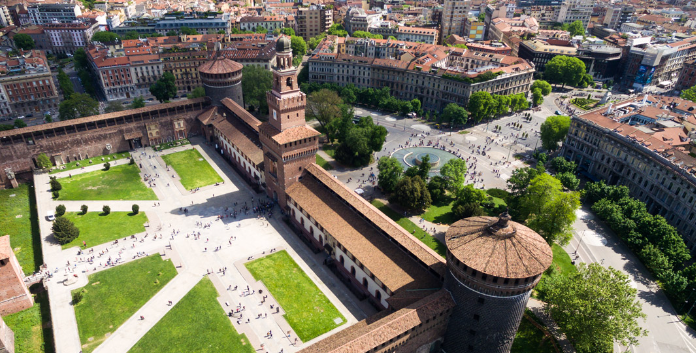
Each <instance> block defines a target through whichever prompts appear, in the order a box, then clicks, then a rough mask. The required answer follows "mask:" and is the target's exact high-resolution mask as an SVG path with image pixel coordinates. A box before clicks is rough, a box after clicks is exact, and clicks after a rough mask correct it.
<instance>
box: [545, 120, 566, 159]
mask: <svg viewBox="0 0 696 353" xmlns="http://www.w3.org/2000/svg"><path fill="white" fill-rule="evenodd" d="M568 129H570V117H569V116H564V115H553V116H550V117H548V118H546V121H544V122H543V123H542V124H541V127H540V130H541V144H542V146H543V147H544V148H545V149H547V150H550V151H554V150H556V149H557V148H558V143H559V142H561V141H563V140H564V139H565V136H566V135H567V134H568Z"/></svg>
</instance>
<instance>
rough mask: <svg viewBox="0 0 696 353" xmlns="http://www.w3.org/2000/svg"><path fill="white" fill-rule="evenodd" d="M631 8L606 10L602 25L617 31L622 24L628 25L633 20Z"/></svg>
mask: <svg viewBox="0 0 696 353" xmlns="http://www.w3.org/2000/svg"><path fill="white" fill-rule="evenodd" d="M634 11H635V10H634V8H633V7H632V6H615V7H609V8H607V12H606V14H605V15H604V21H603V24H604V26H605V27H607V28H611V29H619V28H621V26H622V25H623V24H624V23H630V22H633V21H634V20H635V18H634V16H633V13H634Z"/></svg>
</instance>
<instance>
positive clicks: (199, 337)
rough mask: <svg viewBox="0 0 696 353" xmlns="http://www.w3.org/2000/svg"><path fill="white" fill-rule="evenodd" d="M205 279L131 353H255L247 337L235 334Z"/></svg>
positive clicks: (211, 287)
mask: <svg viewBox="0 0 696 353" xmlns="http://www.w3.org/2000/svg"><path fill="white" fill-rule="evenodd" d="M217 297H218V292H217V290H216V289H215V287H214V286H213V283H212V282H211V281H210V279H208V277H204V278H203V279H202V280H201V281H200V282H198V284H196V286H195V287H193V288H192V289H191V291H189V292H188V293H187V294H186V295H185V296H184V297H183V298H182V299H181V301H179V302H178V303H177V304H176V305H175V306H174V307H173V308H172V310H171V311H169V312H168V313H167V314H166V315H164V317H163V318H162V319H161V320H160V321H159V322H158V323H157V324H155V326H154V327H152V328H151V329H150V331H148V332H147V333H146V334H145V336H143V337H142V338H141V339H140V341H138V343H136V344H135V345H134V346H133V348H131V350H130V351H129V352H131V353H140V352H143V353H150V352H157V353H170V352H171V353H176V352H199V353H217V352H234V353H254V348H253V347H252V346H251V344H250V343H249V340H248V339H247V337H246V335H244V334H241V335H240V334H239V333H237V330H235V329H234V327H233V326H232V323H231V322H230V319H229V318H228V317H227V316H226V315H225V310H223V308H222V307H221V306H220V303H219V302H218V301H217Z"/></svg>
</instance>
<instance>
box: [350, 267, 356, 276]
mask: <svg viewBox="0 0 696 353" xmlns="http://www.w3.org/2000/svg"><path fill="white" fill-rule="evenodd" d="M350 274H351V275H353V277H355V266H351V267H350Z"/></svg>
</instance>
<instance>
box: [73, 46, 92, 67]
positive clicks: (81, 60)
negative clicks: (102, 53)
mask: <svg viewBox="0 0 696 353" xmlns="http://www.w3.org/2000/svg"><path fill="white" fill-rule="evenodd" d="M73 60H74V61H75V68H77V69H79V70H89V59H88V58H87V52H86V51H85V49H84V48H78V49H77V50H75V54H74V55H73Z"/></svg>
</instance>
